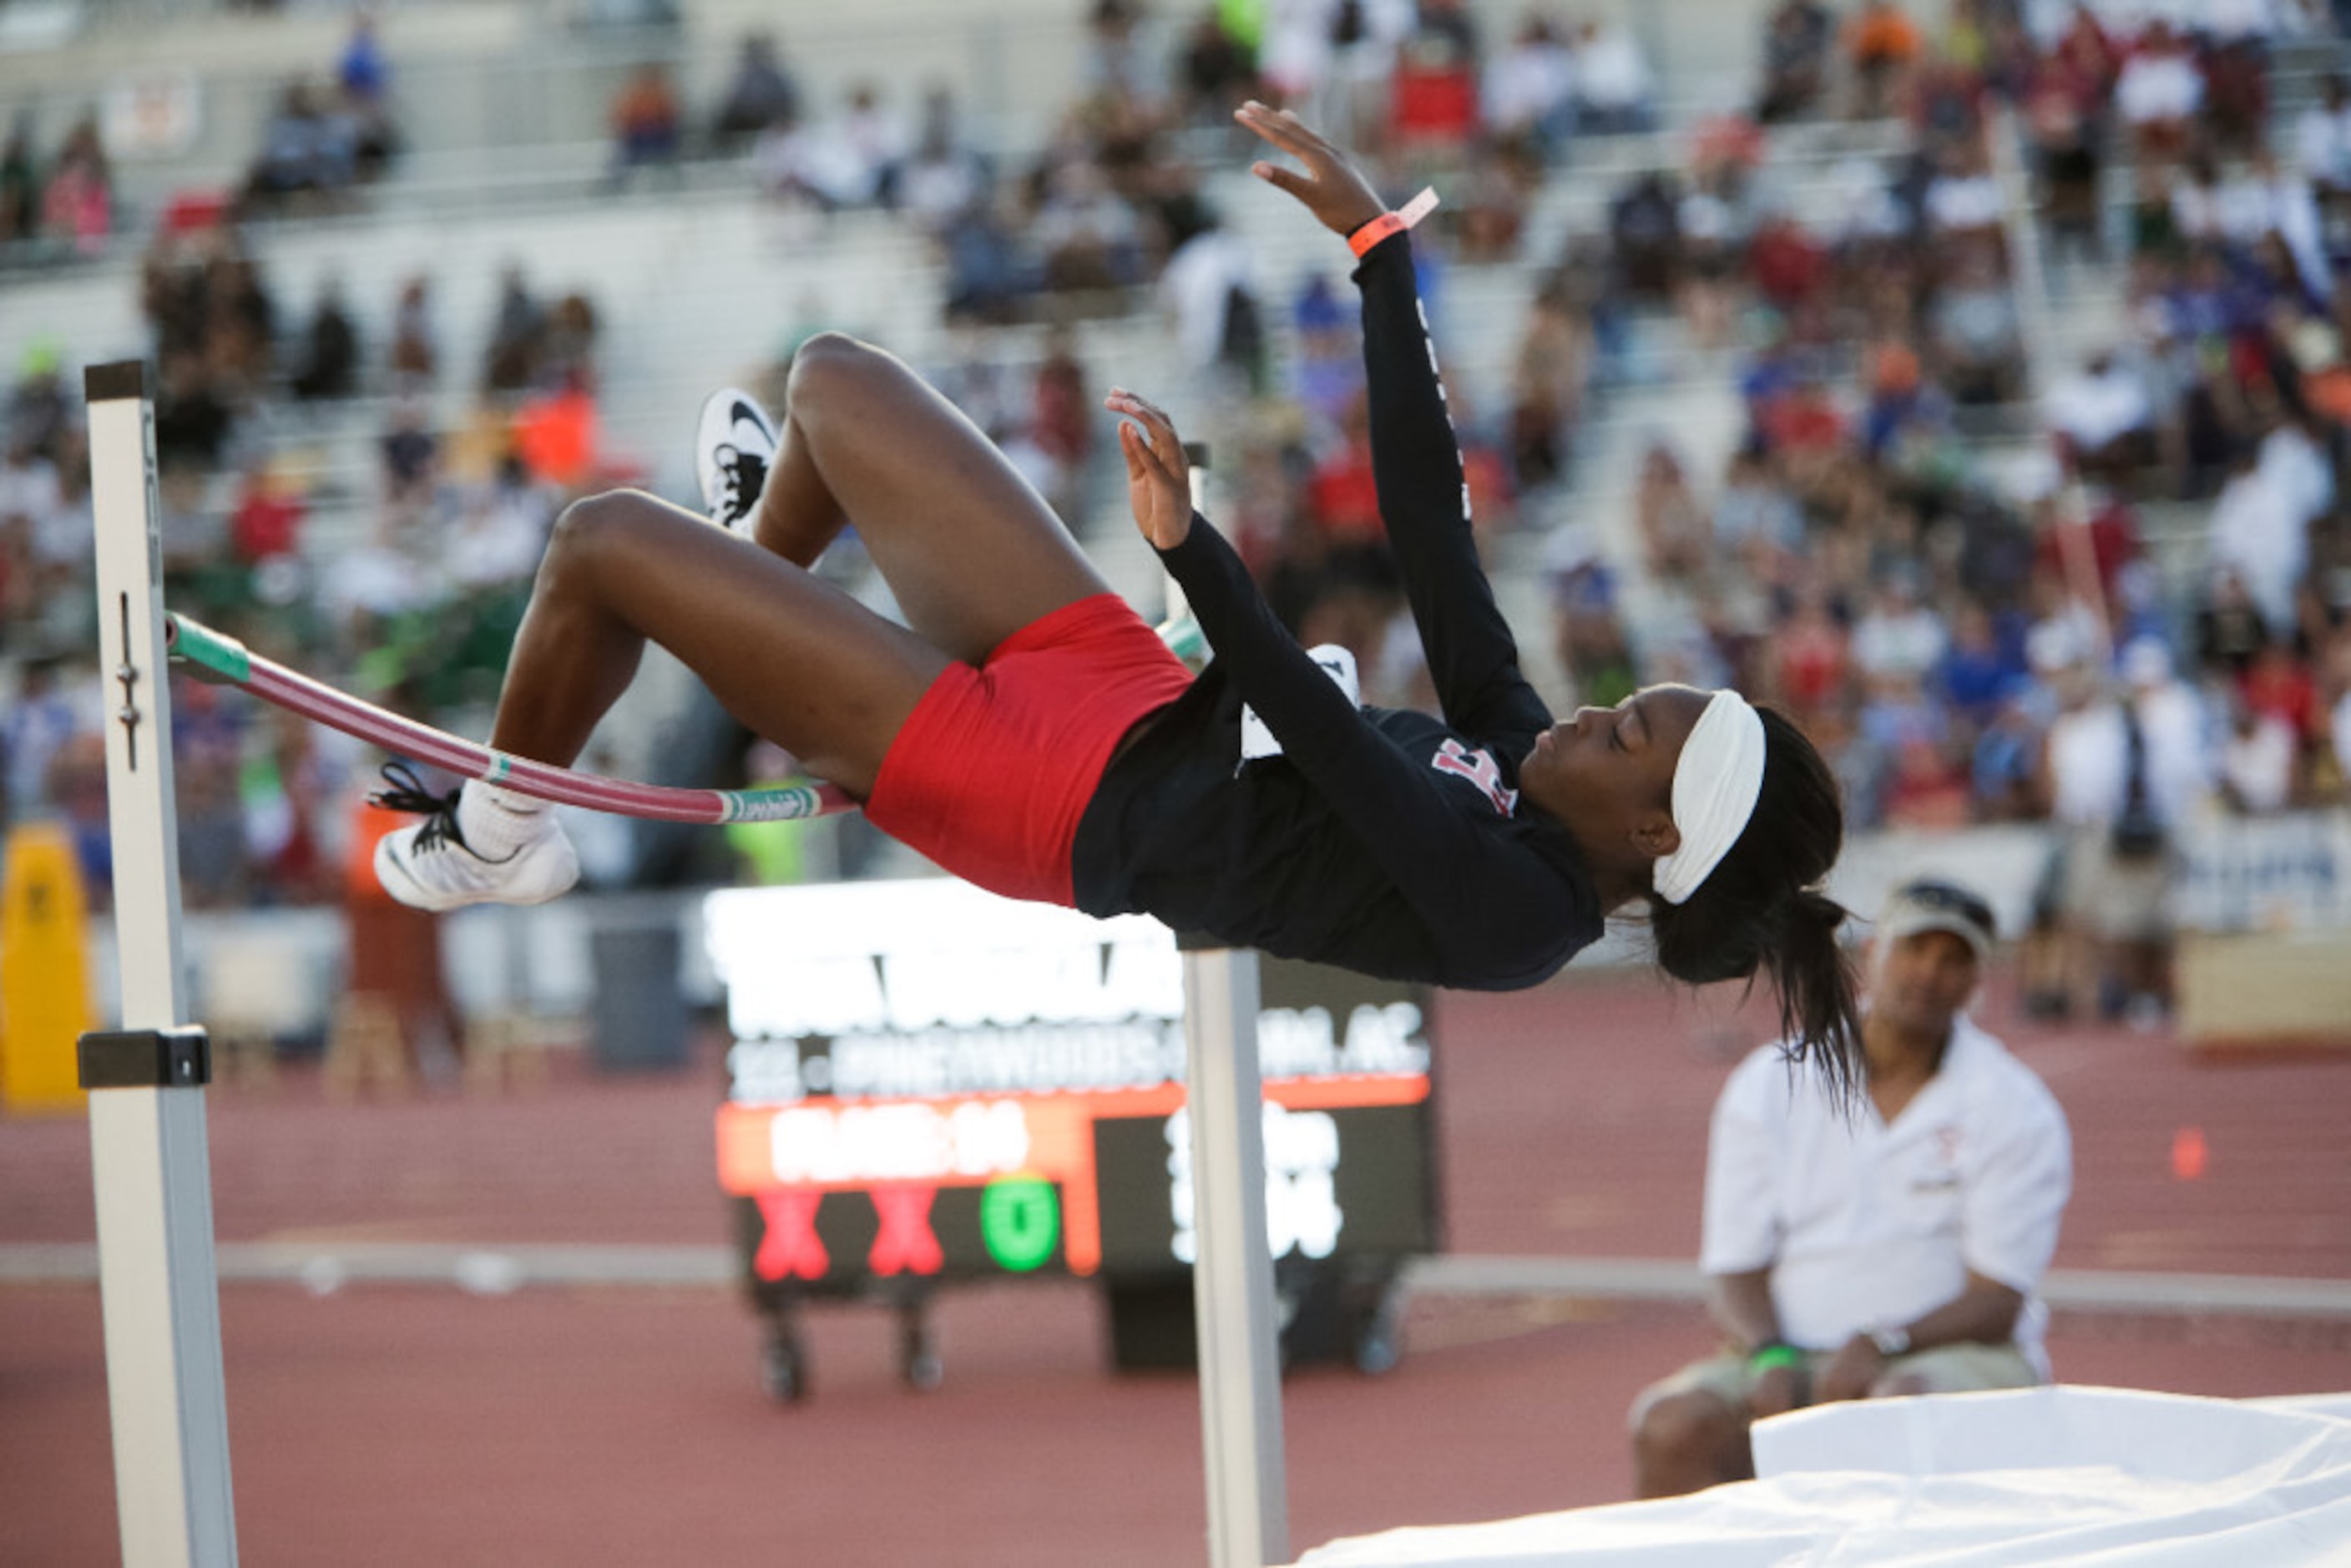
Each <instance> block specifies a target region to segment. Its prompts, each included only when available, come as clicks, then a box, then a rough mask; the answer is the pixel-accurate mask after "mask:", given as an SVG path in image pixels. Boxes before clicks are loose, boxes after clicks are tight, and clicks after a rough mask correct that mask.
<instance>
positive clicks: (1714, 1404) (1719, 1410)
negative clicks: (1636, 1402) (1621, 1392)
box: [1633, 1389, 1744, 1459]
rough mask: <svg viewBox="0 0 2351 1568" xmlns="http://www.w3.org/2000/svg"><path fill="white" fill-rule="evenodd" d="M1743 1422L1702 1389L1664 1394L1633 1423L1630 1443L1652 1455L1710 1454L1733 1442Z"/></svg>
mask: <svg viewBox="0 0 2351 1568" xmlns="http://www.w3.org/2000/svg"><path fill="white" fill-rule="evenodd" d="M1743 1427H1744V1423H1743V1422H1742V1421H1741V1420H1740V1414H1739V1412H1738V1411H1736V1410H1733V1409H1732V1408H1731V1407H1730V1406H1729V1405H1726V1404H1724V1403H1723V1402H1722V1400H1720V1399H1719V1398H1718V1397H1716V1396H1714V1395H1711V1394H1708V1393H1707V1392H1705V1391H1704V1390H1702V1389H1691V1390H1689V1391H1687V1392H1685V1393H1681V1394H1668V1395H1666V1396H1663V1397H1662V1398H1659V1399H1656V1400H1654V1401H1652V1402H1651V1403H1650V1405H1649V1407H1648V1408H1647V1409H1646V1410H1644V1411H1642V1412H1641V1415H1640V1418H1639V1419H1638V1420H1636V1421H1635V1423H1634V1426H1633V1443H1634V1446H1635V1448H1637V1449H1638V1450H1639V1451H1640V1452H1641V1453H1642V1454H1643V1455H1645V1456H1647V1457H1649V1458H1657V1459H1668V1458H1691V1457H1693V1456H1699V1455H1711V1454H1713V1453H1715V1452H1717V1451H1718V1450H1719V1449H1720V1448H1722V1447H1723V1445H1725V1444H1726V1443H1729V1442H1731V1441H1734V1440H1736V1439H1737V1437H1739V1435H1740V1431H1741V1430H1742V1428H1743Z"/></svg>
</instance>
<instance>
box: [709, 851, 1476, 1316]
mask: <svg viewBox="0 0 2351 1568" xmlns="http://www.w3.org/2000/svg"><path fill="white" fill-rule="evenodd" d="M704 918H705V935H706V939H707V943H708V950H709V956H710V958H711V962H712V965H713V967H714V968H715V970H716V973H717V975H718V977H719V979H720V980H721V982H722V983H723V984H724V985H725V987H726V1003H727V1016H728V1022H729V1027H730V1031H731V1033H732V1035H733V1044H732V1045H731V1047H730V1048H729V1051H728V1055H727V1069H728V1072H727V1077H728V1093H727V1098H726V1103H724V1104H723V1105H721V1106H720V1107H719V1110H718V1113H717V1124H716V1142H717V1167H718V1182H719V1186H720V1187H721V1189H722V1190H723V1191H725V1192H726V1193H727V1194H729V1195H731V1196H732V1197H734V1198H736V1199H737V1200H739V1203H740V1206H741V1217H742V1224H743V1243H744V1251H745V1255H746V1259H747V1265H748V1269H749V1272H750V1275H751V1278H752V1280H753V1281H754V1282H755V1288H762V1287H764V1288H768V1289H772V1290H782V1291H814V1292H831V1291H844V1292H845V1291H855V1290H860V1289H863V1288H868V1287H871V1286H873V1285H875V1284H877V1283H887V1282H893V1281H894V1282H899V1283H904V1284H918V1283H921V1282H924V1281H951V1280H976V1279H987V1278H1003V1277H1006V1276H1017V1275H1031V1274H1040V1273H1043V1274H1057V1275H1076V1276H1081V1277H1100V1278H1103V1279H1105V1280H1138V1279H1150V1278H1165V1277H1168V1276H1173V1275H1180V1274H1181V1273H1182V1272H1183V1270H1186V1268H1187V1267H1188V1265H1189V1264H1190V1262H1191V1260H1192V1256H1193V1248H1194V1237H1193V1229H1192V1173H1191V1143H1190V1133H1189V1129H1188V1126H1187V1124H1186V1111H1185V1096H1184V1086H1183V1078H1184V1071H1185V1059H1186V1050H1185V1037H1184V1019H1183V1011H1184V1005H1183V1004H1184V988H1183V962H1182V957H1181V956H1180V955H1179V954H1178V952H1177V951H1176V946H1175V937H1174V935H1173V934H1172V933H1171V932H1169V931H1168V930H1167V928H1166V927H1165V926H1163V925H1159V924H1158V923H1157V922H1155V921H1153V920H1150V919H1148V918H1145V917H1143V916H1122V917H1120V918H1117V919H1113V920H1106V921H1105V920H1095V919H1092V918H1091V917H1090V916H1087V915H1080V914H1078V913H1076V912H1074V911H1071V910H1067V909H1060V908H1054V907H1051V906H1049V905H1042V904H1021V903H1016V902H1013V901H1010V900H1007V899H1002V898H998V897H997V896H995V895H993V894H987V893H984V892H981V891H979V890H978V889H976V888H973V887H971V886H969V885H968V884H966V883H960V882H953V881H947V880H922V881H900V882H878V883H841V884H829V885H822V886H812V887H798V888H759V889H744V890H730V891H727V892H723V893H718V894H713V895H711V897H710V898H709V900H708V902H707V904H706V905H705V915H704ZM1261 993H1262V994H1261V1011H1260V1013H1259V1020H1258V1049H1259V1062H1260V1069H1261V1071H1262V1074H1263V1077H1264V1081H1265V1104H1264V1117H1265V1122H1264V1133H1265V1148H1266V1219H1267V1227H1268V1230H1269V1239H1270V1246H1271V1249H1272V1251H1273V1254H1274V1256H1275V1258H1276V1259H1277V1260H1285V1259H1288V1260H1301V1262H1303V1263H1308V1264H1311V1263H1319V1262H1321V1261H1322V1260H1346V1259H1350V1258H1371V1259H1389V1260H1397V1259H1402V1258H1404V1257H1406V1256H1409V1255H1411V1254H1414V1253H1420V1252H1427V1251H1432V1250H1434V1249H1436V1246H1437V1222H1436V1203H1435V1196H1434V1195H1435V1183H1434V1173H1433V1169H1432V1166H1433V1155H1432V1149H1431V1141H1430V1134H1431V1125H1430V1119H1429V1118H1430V1103H1429V1102H1430V1077H1429V1041H1428V1036H1427V1009H1426V994H1425V992H1424V991H1423V990H1422V989H1421V988H1416V987H1408V986H1402V985H1395V984H1389V983H1384V982H1379V981H1373V980H1367V979H1364V978H1363V977H1360V976H1355V975H1352V974H1348V973H1345V972H1343V971H1339V970H1334V969H1328V968H1323V967H1317V966H1311V965H1302V964H1293V963H1288V962H1284V961H1281V960H1276V959H1265V960H1263V961H1262V969H1261Z"/></svg>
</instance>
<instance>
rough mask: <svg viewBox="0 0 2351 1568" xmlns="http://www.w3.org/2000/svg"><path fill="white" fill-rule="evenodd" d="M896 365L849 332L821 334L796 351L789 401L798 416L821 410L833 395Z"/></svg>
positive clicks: (788, 387) (786, 397) (788, 382)
mask: <svg viewBox="0 0 2351 1568" xmlns="http://www.w3.org/2000/svg"><path fill="white" fill-rule="evenodd" d="M892 362H893V361H891V359H890V357H889V356H888V355H887V354H884V353H883V351H882V350H879V349H877V348H875V347H874V346H873V345H872V344H871V343H869V342H867V341H866V340H864V339H862V338H854V337H852V336H850V334H848V333H847V332H835V331H824V332H819V333H817V334H816V335H815V336H814V337H812V338H810V339H809V340H808V341H806V342H804V343H802V344H801V345H800V346H799V348H797V349H795V350H792V370H791V374H790V376H789V378H788V379H787V380H786V382H785V384H784V400H785V402H786V403H787V405H789V407H790V408H791V410H792V411H793V412H794V413H796V414H798V413H805V412H810V411H812V410H813V409H816V408H820V407H822V406H823V404H824V402H825V399H826V397H827V395H828V394H829V392H833V391H840V390H846V389H847V388H849V387H851V386H853V385H854V384H855V383H857V382H859V381H861V380H862V379H864V378H866V377H870V376H871V375H872V374H873V373H874V372H875V371H878V370H881V369H883V367H885V366H887V365H889V364H891V363H892Z"/></svg>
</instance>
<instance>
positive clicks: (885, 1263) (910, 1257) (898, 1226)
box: [865, 1186, 946, 1274]
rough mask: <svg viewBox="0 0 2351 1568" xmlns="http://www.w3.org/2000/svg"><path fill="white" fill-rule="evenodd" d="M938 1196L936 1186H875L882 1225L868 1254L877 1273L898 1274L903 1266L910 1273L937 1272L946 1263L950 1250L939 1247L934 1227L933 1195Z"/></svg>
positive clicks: (875, 1206) (875, 1202)
mask: <svg viewBox="0 0 2351 1568" xmlns="http://www.w3.org/2000/svg"><path fill="white" fill-rule="evenodd" d="M937 1196H938V1188H936V1187H935V1186H877V1187H875V1188H873V1190H872V1197H873V1211H874V1213H875V1214H877V1215H879V1216H880V1217H881V1220H882V1228H881V1229H880V1230H879V1231H878V1232H876V1233H875V1235H874V1238H873V1250H872V1252H870V1253H868V1254H867V1255H866V1259H865V1266H866V1267H867V1268H868V1269H871V1270H872V1271H873V1272H874V1273H876V1274H895V1273H897V1272H899V1271H900V1270H904V1271H905V1272H907V1273H909V1274H935V1273H937V1272H938V1271H939V1270H941V1269H943V1268H945V1267H946V1253H944V1252H942V1251H941V1250H940V1249H939V1239H938V1237H937V1235H936V1234H935V1233H934V1232H933V1231H932V1229H931V1199H933V1198H934V1197H937Z"/></svg>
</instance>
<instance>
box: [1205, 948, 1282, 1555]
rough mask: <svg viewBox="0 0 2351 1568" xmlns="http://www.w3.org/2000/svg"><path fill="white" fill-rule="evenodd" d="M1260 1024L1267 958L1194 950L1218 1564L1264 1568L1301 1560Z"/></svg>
mask: <svg viewBox="0 0 2351 1568" xmlns="http://www.w3.org/2000/svg"><path fill="white" fill-rule="evenodd" d="M1257 1015H1258V968H1257V955H1256V954H1255V953H1253V952H1250V951H1249V950H1248V949H1246V948H1239V949H1236V948H1230V947H1208V948H1205V949H1194V950H1190V951H1187V952H1186V953H1185V955H1184V1040H1185V1046H1186V1054H1187V1066H1186V1073H1185V1086H1186V1102H1187V1103H1188V1105H1189V1107H1190V1111H1191V1123H1192V1202H1193V1234H1194V1236H1195V1237H1196V1239H1197V1243H1198V1248H1199V1255H1198V1257H1197V1259H1196V1260H1195V1261H1194V1262H1193V1265H1192V1302H1193V1307H1194V1310H1195V1311H1196V1314H1197V1316H1198V1322H1199V1335H1200V1341H1199V1345H1200V1437H1201V1443H1202V1447H1203V1448H1204V1449H1205V1451H1206V1462H1207V1480H1208V1561H1209V1562H1210V1563H1212V1564H1214V1568H1263V1565H1264V1564H1266V1563H1286V1562H1288V1561H1289V1560H1290V1499H1289V1482H1288V1478H1287V1475H1286V1471H1285V1467H1284V1465H1283V1463H1282V1440H1281V1366H1280V1347H1279V1331H1280V1325H1279V1324H1277V1323H1276V1322H1275V1321H1274V1303H1273V1257H1272V1252H1271V1249H1270V1247H1269V1246H1268V1244H1267V1240H1266V1225H1265V1097H1264V1087H1263V1084H1262V1082H1260V1080H1259V1075H1258V1055H1257Z"/></svg>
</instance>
